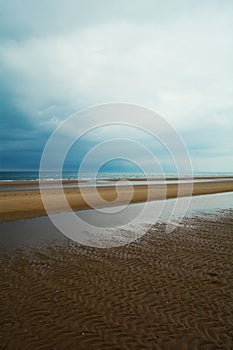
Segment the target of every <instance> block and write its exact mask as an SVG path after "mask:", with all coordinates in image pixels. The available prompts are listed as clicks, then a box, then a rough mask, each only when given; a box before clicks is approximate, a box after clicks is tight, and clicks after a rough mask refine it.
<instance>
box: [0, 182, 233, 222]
mask: <svg viewBox="0 0 233 350" xmlns="http://www.w3.org/2000/svg"><path fill="white" fill-rule="evenodd" d="M36 184H37V185H38V182H37V183H36V182H34V185H36ZM66 184H70V185H74V184H76V185H77V187H69V188H65V187H64V193H65V195H66V198H67V201H68V202H69V205H70V207H71V208H72V210H84V209H88V208H90V205H89V204H88V203H87V202H86V201H85V200H84V198H83V196H82V194H84V195H85V198H87V199H88V200H91V202H92V204H93V206H94V207H97V208H98V207H101V206H103V203H101V202H100V200H99V198H98V196H97V195H96V192H95V190H94V188H93V187H88V186H87V187H85V188H82V194H81V191H80V189H79V187H78V183H77V182H74V181H72V180H71V181H70V182H69V180H67V181H66ZM1 186H4V185H3V184H1ZM9 186H16V187H17V188H16V189H14V190H13V191H12V190H11V191H9V190H6V191H1V192H0V214H1V215H0V217H1V218H0V220H1V222H7V221H12V220H19V219H28V218H33V217H38V216H43V215H46V214H47V213H46V211H45V209H44V206H43V203H42V200H41V196H40V191H39V189H36V190H28V189H27V186H28V187H30V186H32V182H31V181H30V182H25V181H24V182H18V183H17V182H14V183H13V182H12V183H10V185H9V184H8V183H7V184H5V187H7V188H9ZM47 186H48V185H47ZM148 186H149V187H150V191H149V192H148ZM3 188H4V187H3ZM132 188H133V195H132V198H131V187H130V186H127V185H125V186H117V187H116V186H113V185H111V186H109V185H104V186H99V187H98V188H97V190H98V194H99V195H100V196H101V197H102V198H103V199H104V200H105V201H107V205H109V206H110V205H113V201H114V205H119V204H124V203H128V202H131V203H138V202H145V201H146V200H159V199H163V198H165V197H166V198H175V197H177V196H178V184H174V183H167V184H158V185H156V184H153V185H145V184H140V185H134V184H133V181H132ZM180 189H181V194H180V195H181V196H187V195H190V185H189V184H187V183H182V185H180ZM46 191H47V192H46V193H47V196H48V198H49V201H50V208H49V211H50V213H61V212H64V211H65V210H66V208H65V207H64V206H63V204H62V202H61V199H60V194H59V192H58V191H57V189H56V188H51V189H50V188H48V189H46ZM230 191H233V179H228V180H223V179H221V178H219V179H216V178H214V179H212V181H208V180H207V179H203V181H200V182H196V183H195V182H194V183H193V191H192V195H193V196H196V195H201V194H213V193H221V192H230ZM148 193H149V196H148ZM104 205H106V203H105V204H104Z"/></svg>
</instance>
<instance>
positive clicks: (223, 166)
mask: <svg viewBox="0 0 233 350" xmlns="http://www.w3.org/2000/svg"><path fill="white" fill-rule="evenodd" d="M0 2H1V5H0V8H1V12H0V15H1V19H0V25H1V30H0V32H1V43H0V51H1V58H0V64H1V104H0V106H1V107H0V108H1V118H2V119H3V121H2V122H1V124H2V125H3V128H1V131H0V133H1V149H2V154H1V169H5V170H6V169H12V170H16V169H37V168H38V166H39V162H40V157H41V153H42V151H43V148H44V146H45V144H46V141H47V139H48V137H49V135H50V134H51V132H52V131H53V130H54V129H55V128H56V127H57V126H58V125H59V123H60V122H61V121H63V120H65V119H66V118H68V117H69V116H70V115H72V114H74V113H76V112H77V111H79V110H82V109H83V108H87V107H89V106H93V105H95V104H100V103H108V102H127V103H134V104H139V105H143V106H146V107H149V108H151V109H154V110H155V111H157V112H158V113H159V114H160V115H162V116H163V117H164V118H166V119H167V120H168V121H169V122H170V123H171V124H172V125H173V126H174V127H175V128H176V129H177V131H178V132H179V133H180V134H181V136H182V137H183V139H184V141H185V143H186V145H187V147H188V150H189V152H190V155H191V158H192V162H193V166H194V170H195V171H216V172H218V171H233V158H232V149H233V141H232V139H233V138H232V133H233V63H232V62H233V45H232V37H233V20H232V18H233V2H232V1H231V0H223V1H220V0H219V1H216V0H203V1H194V0H188V1H187V0H163V1H162V0H143V1H142V0H99V1H95V0H85V1H84V0H82V1H79V0H66V1H65V0H50V1H47V0H41V1H36V0H35V1H31V0H14V1H8V0H1V1H0ZM83 123H85V121H83ZM80 127H82V125H80ZM91 142H92V143H93V142H94V143H95V135H92V140H91V141H90V144H91ZM87 144H88V139H87V140H85V142H84V143H83V147H84V146H85V147H87V148H88V146H87ZM89 146H90V145H89ZM85 147H84V148H85ZM82 152H83V150H81V149H80V154H81V153H82ZM75 161H77V160H75ZM71 163H72V159H71ZM71 163H70V164H71Z"/></svg>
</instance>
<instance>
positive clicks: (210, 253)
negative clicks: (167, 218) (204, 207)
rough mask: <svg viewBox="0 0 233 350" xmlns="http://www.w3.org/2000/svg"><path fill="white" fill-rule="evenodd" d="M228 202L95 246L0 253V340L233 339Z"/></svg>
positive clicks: (72, 343)
mask: <svg viewBox="0 0 233 350" xmlns="http://www.w3.org/2000/svg"><path fill="white" fill-rule="evenodd" d="M232 226H233V221H232V211H231V210H225V211H220V212H215V213H213V214H205V215H202V216H195V217H192V218H186V219H184V220H183V222H182V225H180V226H179V227H176V229H175V230H174V231H173V232H172V233H170V234H167V233H166V231H165V225H164V224H159V223H156V224H155V225H154V226H153V227H152V228H151V229H150V230H149V232H148V233H147V234H146V235H145V236H143V237H142V238H140V239H139V240H137V241H135V242H133V243H131V244H129V245H126V246H123V247H119V248H111V249H98V248H90V247H85V246H80V245H78V244H76V243H74V242H67V243H64V244H50V245H49V246H46V247H44V248H36V247H33V248H18V249H16V251H14V252H8V253H6V252H5V253H2V255H1V265H0V276H1V285H0V299H1V303H0V311H1V315H2V317H1V320H0V343H1V349H14V350H15V349H33V350H34V349H35V350H36V349H45V350H46V349H47V350H51V349H71V350H72V349H73V350H79V349H85V350H86V349H90V350H91V349H97V350H104V349H109V350H119V349H129V350H131V349H132V350H135V349H140V350H141V349H153V350H156V349H160V350H170V349H171V350H174V349H178V350H189V349H190V350H192V349H193V350H194V349H203V350H208V349H225V350H230V349H232V348H233V337H232V334H233V326H232V325H233V303H232V300H233V292H232V291H233V280H232V274H233V265H232V251H233V235H232Z"/></svg>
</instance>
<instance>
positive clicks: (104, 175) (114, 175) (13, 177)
mask: <svg viewBox="0 0 233 350" xmlns="http://www.w3.org/2000/svg"><path fill="white" fill-rule="evenodd" d="M40 176H41V178H42V179H43V180H47V181H52V180H60V179H61V178H62V179H63V180H77V179H79V180H84V181H89V182H94V181H96V180H105V179H126V178H127V179H128V178H132V179H137V178H143V177H147V178H148V177H149V178H164V177H169V178H173V177H174V178H177V177H180V176H181V175H179V176H178V174H177V173H169V172H167V173H165V174H162V173H157V174H155V173H151V174H148V173H147V174H146V176H145V174H143V173H142V172H138V173H135V172H134V173H132V172H127V171H121V172H116V171H114V172H98V174H97V175H96V174H94V173H91V172H86V173H78V172H77V171H76V172H75V171H63V173H62V176H61V174H60V173H59V172H56V171H47V172H43V174H41V175H39V171H35V170H33V171H0V182H8V181H34V180H39V177H40ZM182 176H183V177H190V176H192V177H193V176H195V177H206V176H213V177H225V176H233V172H193V174H182Z"/></svg>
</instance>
